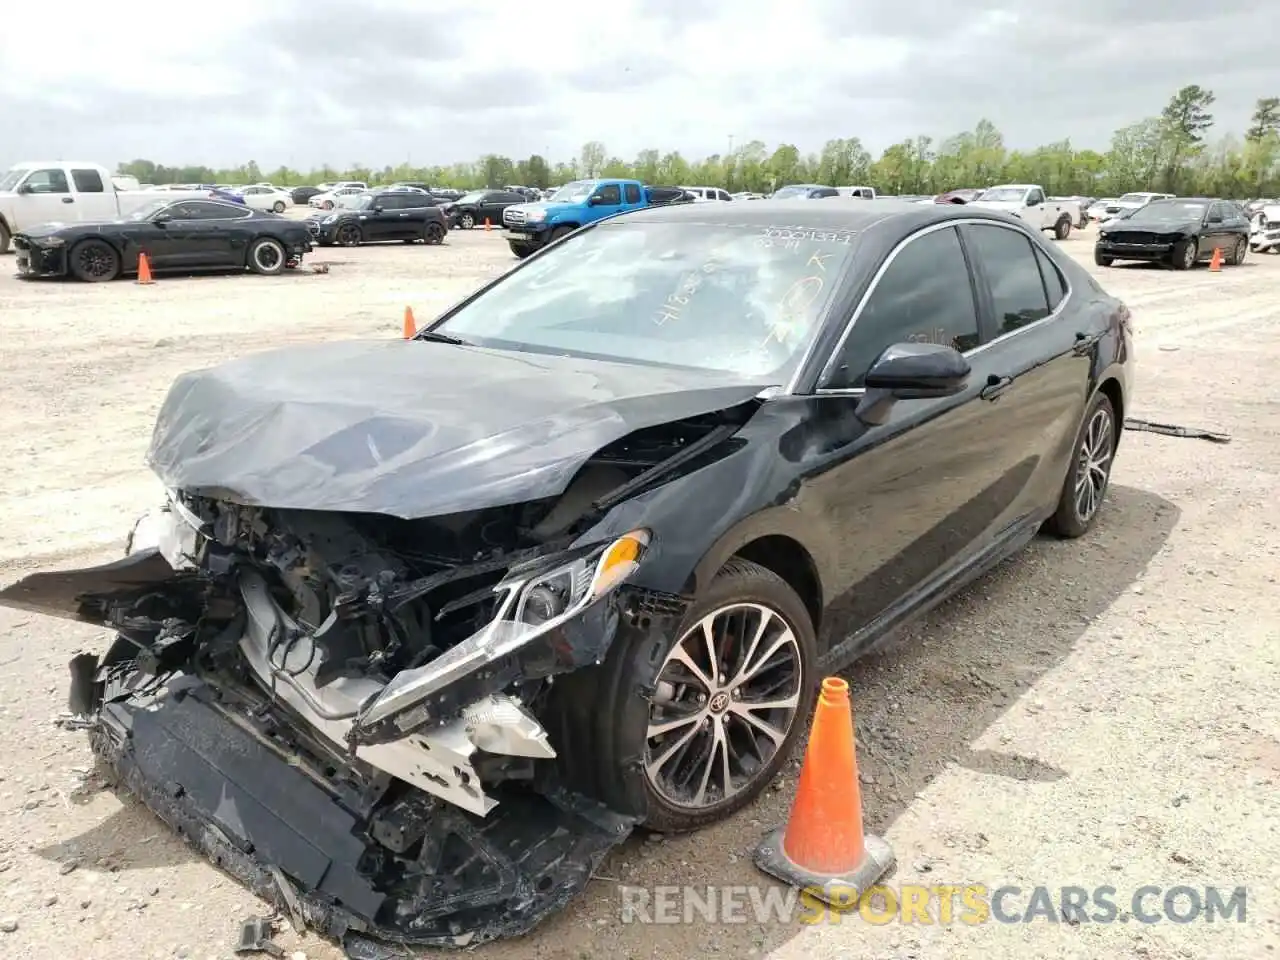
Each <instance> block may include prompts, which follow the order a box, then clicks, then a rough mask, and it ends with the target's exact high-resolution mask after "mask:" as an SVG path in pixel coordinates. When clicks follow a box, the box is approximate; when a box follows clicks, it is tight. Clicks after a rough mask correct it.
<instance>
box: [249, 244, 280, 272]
mask: <svg viewBox="0 0 1280 960" xmlns="http://www.w3.org/2000/svg"><path fill="white" fill-rule="evenodd" d="M247 259H248V262H249V269H250V270H252V271H253V272H254V273H257V274H261V275H262V276H264V277H274V276H276V275H277V274H280V273H283V272H284V268H285V264H286V263H287V262H288V260H289V258H288V256H287V255H286V254H285V250H284V244H282V243H281V242H280V241H279V240H273V239H271V238H270V237H261V238H259V239H257V240H255V241H253V245H252V246H250V247H249V255H248V258H247Z"/></svg>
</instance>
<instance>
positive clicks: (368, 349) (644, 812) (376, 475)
mask: <svg viewBox="0 0 1280 960" xmlns="http://www.w3.org/2000/svg"><path fill="white" fill-rule="evenodd" d="M624 221H625V222H624ZM630 223H631V222H630V221H627V220H626V218H619V220H618V221H617V222H616V223H613V224H604V225H597V226H595V227H592V228H589V229H587V230H585V231H583V236H591V237H593V238H594V239H593V240H592V241H591V243H592V244H594V248H593V249H594V250H595V259H592V258H587V259H581V258H578V257H576V256H574V255H572V251H571V254H570V255H569V256H565V255H557V256H552V255H551V254H552V253H553V251H549V252H548V254H547V255H539V256H538V257H534V258H530V259H529V260H528V261H527V263H525V264H522V265H521V266H520V267H517V268H516V269H515V270H513V271H511V272H510V273H509V274H507V275H504V277H503V278H499V280H497V281H495V283H494V285H492V286H491V287H490V288H487V289H486V290H482V291H481V292H480V293H479V294H477V295H475V296H474V297H472V298H470V299H468V300H466V301H463V303H462V304H461V305H459V306H458V307H455V308H454V310H453V311H452V312H451V313H449V314H446V315H445V318H444V320H445V321H450V322H446V323H445V326H444V327H441V326H440V322H439V321H438V322H437V324H436V326H433V327H432V328H431V329H429V330H427V331H424V332H423V333H421V334H419V335H418V337H416V338H414V339H411V340H407V341H399V340H397V341H380V342H372V343H368V342H359V341H351V342H341V343H318V344H300V345H295V346H292V347H290V348H288V349H286V350H280V351H272V352H269V353H265V354H258V355H252V356H248V357H244V358H241V359H238V360H234V361H231V362H229V363H225V364H222V365H220V366H217V367H213V368H211V369H208V370H199V371H194V372H191V373H187V374H184V375H182V376H181V377H179V378H178V379H177V380H176V381H175V382H174V384H173V385H172V387H171V388H170V390H169V393H168V395H167V397H166V399H165V401H164V403H163V405H162V406H161V409H160V411H159V414H158V417H157V421H156V425H155V429H154V432H153V435H152V439H151V445H150V448H149V451H148V463H149V465H150V467H151V468H152V470H153V471H154V472H155V474H156V475H157V477H158V479H159V480H160V485H161V487H162V489H163V491H164V496H163V500H162V503H161V506H160V507H159V508H158V509H157V510H155V511H153V512H151V513H149V514H147V516H145V517H144V518H143V519H142V520H140V521H139V522H138V523H137V524H136V526H135V527H134V529H133V531H132V533H131V534H130V536H129V539H128V544H127V547H126V552H125V556H123V557H122V558H120V559H118V560H115V561H113V562H111V563H108V564H105V565H102V566H96V567H89V568H82V569H77V570H65V571H52V572H40V573H36V574H32V575H30V576H28V577H26V578H25V579H23V580H20V581H19V582H17V583H15V584H12V585H11V586H9V587H7V588H5V589H3V590H0V605H5V606H10V607H18V608H21V609H25V610H29V611H34V612H37V613H40V614H44V615H53V616H60V617H64V618H68V619H73V620H78V621H81V622H86V623H92V624H100V625H105V626H107V627H108V628H109V629H110V630H111V631H112V632H113V634H114V640H113V641H112V643H111V644H110V646H109V649H107V650H106V652H105V653H102V654H97V653H83V654H81V655H79V656H77V657H76V658H75V659H74V660H73V661H72V665H71V669H72V692H71V709H72V711H73V713H75V714H77V715H78V716H80V717H82V718H84V720H85V722H86V725H87V726H88V727H89V729H90V731H91V734H90V739H91V743H92V745H93V747H94V750H95V752H96V753H97V755H98V756H99V757H100V758H101V759H102V760H104V761H105V762H106V763H107V764H108V765H109V766H110V767H111V768H112V770H113V772H114V775H115V777H116V779H117V780H118V782H119V783H121V784H122V785H123V786H124V787H125V788H127V789H128V790H129V791H130V792H131V793H133V794H134V795H136V796H138V797H139V798H141V799H142V800H143V801H144V802H145V803H146V804H147V806H148V807H150V808H151V809H152V810H153V811H154V812H155V813H156V814H157V815H158V816H160V817H161V818H162V819H163V820H164V821H166V822H167V823H169V824H170V825H171V826H172V827H173V829H174V830H176V831H177V832H178V833H179V834H181V835H182V836H183V837H184V838H185V839H186V841H187V842H189V843H191V844H193V845H194V846H196V847H197V848H199V849H200V850H201V851H202V852H203V853H205V855H207V856H208V857H209V859H210V860H212V861H213V862H214V863H215V864H217V865H218V866H220V867H221V868H222V869H224V870H226V871H228V872H229V873H231V874H232V875H234V876H236V877H237V878H238V879H240V880H241V881H242V882H243V883H245V884H246V885H247V886H249V887H250V888H251V889H253V890H254V891H255V892H256V893H257V894H258V895H260V896H262V897H263V898H264V899H267V900H269V901H270V902H272V903H273V904H274V905H276V906H277V907H278V908H280V909H281V910H282V911H285V910H287V911H289V912H290V913H292V914H295V915H296V914H299V913H300V914H301V915H302V916H301V919H302V920H303V921H304V922H305V923H306V924H307V925H309V926H311V927H312V928H315V929H318V930H320V931H322V932H323V933H326V934H328V935H329V936H332V937H334V938H337V939H342V938H344V937H348V936H357V937H359V936H365V935H368V936H372V937H374V938H377V939H380V940H384V941H392V942H399V943H403V944H411V945H455V946H456V945H465V944H474V943H479V942H483V941H485V940H490V939H494V938H498V937H506V936H513V935H518V934H520V933H523V932H526V931H528V930H529V929H531V928H532V927H533V926H534V925H535V924H536V923H538V922H539V921H540V920H541V919H542V918H544V917H545V916H547V915H548V914H549V913H551V912H553V911H555V910H556V909H558V908H560V907H561V906H563V904H564V903H566V902H567V901H568V900H569V899H570V898H571V897H572V896H574V895H575V894H576V893H577V892H579V891H581V890H582V888H583V887H584V886H585V885H586V883H587V882H588V880H589V879H590V877H591V875H592V873H593V871H594V870H595V869H596V867H597V866H598V865H599V863H600V862H601V861H602V859H603V858H604V856H605V855H606V854H607V853H608V851H609V850H610V849H612V848H613V847H615V846H616V845H618V844H619V843H621V842H622V841H623V840H625V839H626V837H627V836H628V835H629V834H630V832H631V831H632V829H633V828H634V827H635V826H637V825H639V824H645V825H647V826H650V827H652V828H655V829H664V830H680V829H696V828H697V827H699V826H702V825H705V824H708V823H711V822H714V821H715V820H717V819H720V818H722V817H724V816H728V815H729V814H731V813H732V812H734V811H735V810H737V809H740V808H741V807H742V806H743V805H745V804H746V803H748V802H750V800H751V799H752V798H753V797H754V796H756V795H757V794H758V793H759V791H760V790H762V789H763V788H764V787H765V785H767V783H768V782H769V781H770V780H771V779H772V778H773V776H774V775H775V774H776V773H777V771H778V770H779V769H780V768H781V765H782V764H783V763H784V762H785V759H786V756H787V754H788V753H789V751H790V749H791V747H792V746H793V745H794V743H795V742H796V739H797V737H798V736H799V735H800V733H801V731H802V727H803V720H802V719H800V720H797V718H803V717H804V716H806V714H807V711H808V708H809V706H810V705H811V704H812V700H813V696H814V692H813V685H812V683H810V680H811V679H812V678H811V676H810V674H811V672H812V670H814V669H816V667H815V664H816V658H817V640H816V631H815V626H814V620H815V618H816V612H814V611H816V609H817V607H816V605H817V604H820V601H821V587H820V585H819V584H818V583H817V581H816V580H813V579H812V578H811V579H810V580H806V581H803V582H802V586H805V585H807V587H808V588H809V589H808V592H807V593H806V594H805V596H804V597H803V598H802V597H801V596H799V595H797V593H796V592H795V591H794V590H793V589H792V588H791V587H790V586H789V585H788V583H787V582H786V581H785V580H784V578H782V577H781V576H780V575H779V574H777V573H776V572H775V571H774V569H773V568H766V567H765V566H761V565H760V564H757V563H755V562H754V561H752V560H751V559H750V558H748V557H747V556H746V555H745V554H744V555H742V556H739V555H738V554H735V553H734V550H737V549H739V548H742V547H744V546H746V545H747V539H744V537H740V536H739V530H746V531H749V532H750V534H751V536H752V537H755V538H757V539H760V538H765V540H767V538H768V535H769V534H770V533H773V532H775V531H777V530H781V529H786V528H787V525H790V528H791V529H792V530H793V531H795V532H796V533H797V535H799V532H800V531H801V530H802V529H803V530H808V531H811V532H813V535H814V536H815V537H816V538H817V539H818V540H822V539H823V538H827V537H829V536H830V534H829V532H828V525H827V524H826V523H825V522H824V521H823V520H822V518H821V517H818V516H815V517H812V518H811V517H808V516H806V515H805V514H804V513H802V512H800V511H798V510H797V509H795V508H794V506H792V504H791V502H790V501H791V500H792V498H794V497H795V495H796V490H797V488H798V480H797V475H796V467H795V465H794V463H793V459H794V457H795V456H797V455H798V454H794V453H789V454H787V455H786V457H785V458H782V459H780V457H779V450H780V449H787V450H791V449H792V446H794V447H795V449H796V450H802V449H803V450H809V449H811V448H812V449H818V448H819V446H815V445H814V443H810V442H809V441H804V440H802V439H798V438H803V437H805V436H807V435H808V434H807V433H806V429H807V428H804V427H802V426H799V425H798V424H800V423H801V422H802V418H804V417H806V416H808V413H807V409H808V408H807V407H806V405H805V404H803V403H797V402H793V403H790V404H783V403H780V402H779V403H774V402H773V401H774V400H776V399H777V397H778V395H779V388H780V386H781V385H782V384H783V383H785V382H786V379H787V377H788V376H789V375H790V373H791V372H792V371H793V370H794V369H795V367H796V365H797V364H798V363H800V362H801V358H802V357H803V356H804V353H805V348H806V346H807V345H808V343H809V342H810V339H811V338H812V337H813V336H814V335H815V331H817V330H818V329H819V328H820V323H819V319H820V318H821V317H822V316H823V314H824V311H825V310H826V309H827V305H828V303H829V302H830V301H831V298H833V297H834V296H835V295H836V290H837V289H838V286H837V285H836V284H834V283H833V284H832V287H831V289H830V291H829V292H827V293H824V295H823V297H822V298H816V299H812V298H811V299H810V300H809V301H807V302H806V303H805V304H804V305H802V306H800V307H795V306H787V304H788V303H789V300H788V298H789V297H793V296H794V293H793V291H794V289H795V288H796V286H797V284H802V283H804V282H806V281H805V279H804V278H805V275H806V274H805V271H806V269H809V268H808V267H807V262H808V260H807V258H808V257H809V256H810V255H812V256H820V258H821V262H822V264H823V265H824V266H825V268H827V269H830V270H831V271H832V274H833V276H839V275H842V271H843V270H845V269H846V268H847V267H848V264H849V263H850V262H851V260H852V251H853V250H854V249H855V246H856V245H855V243H854V242H853V237H852V236H851V235H849V234H848V233H833V234H828V233H820V234H817V235H816V239H813V240H812V241H810V245H811V246H812V247H813V249H812V250H809V251H807V252H806V255H805V256H803V257H801V256H797V255H796V254H795V253H794V251H792V250H789V249H788V250H782V249H781V248H779V250H777V251H772V248H767V247H764V246H762V245H761V242H760V238H761V236H762V235H763V234H764V233H765V232H767V231H766V229H765V228H766V227H767V226H768V224H766V223H763V222H762V223H761V224H756V223H749V224H740V223H730V224H726V225H723V226H717V227H716V228H715V229H713V230H708V229H703V228H701V227H699V228H696V229H690V228H689V227H688V226H686V225H684V224H682V223H681V224H666V223H661V222H659V223H657V224H647V225H642V226H639V227H636V226H631V225H630ZM832 237H835V240H832V239H831V238H832ZM673 245H674V246H673ZM561 246H566V245H561ZM568 246H570V247H572V245H568ZM681 246H683V247H685V248H687V249H684V250H683V251H682V252H681V254H680V256H679V257H672V256H670V255H669V253H663V251H670V250H671V249H676V248H678V247H681ZM660 255H661V256H660ZM761 256H767V257H770V258H773V261H774V262H775V263H776V264H777V269H774V270H762V269H760V268H759V267H758V265H757V263H756V260H757V259H758V258H759V257H761ZM663 257H666V259H663ZM602 262H603V263H604V266H601V263H602ZM622 270H632V271H635V272H636V273H637V282H636V284H635V286H634V290H635V292H634V293H633V294H632V295H631V296H632V300H631V301H629V302H622V303H620V304H615V305H613V306H610V307H607V308H606V307H602V306H601V304H603V303H606V301H607V299H608V297H610V296H613V292H614V290H615V289H617V287H616V284H617V280H616V275H617V274H618V272H619V271H622ZM513 277H514V278H519V279H518V280H517V281H516V282H513V281H512V278H513ZM677 283H678V284H680V289H681V290H683V291H685V293H684V294H682V296H684V297H685V299H686V302H692V303H693V304H694V306H693V307H691V308H690V310H688V311H685V312H684V313H683V314H681V315H680V316H679V317H677V319H670V318H671V317H676V316H677V315H676V313H675V312H673V311H674V309H675V308H674V307H672V306H671V305H670V303H669V302H668V301H669V300H670V296H669V293H668V291H669V290H670V289H673V285H675V284H677ZM556 284H559V287H560V289H562V290H564V291H566V296H571V297H577V298H579V302H568V301H566V300H564V299H563V298H562V299H561V300H560V301H553V300H547V299H546V295H545V293H541V292H539V291H545V290H546V289H547V288H548V286H554V285H556ZM593 284H594V285H595V286H594V287H593V286H592V285H593ZM695 291H696V292H697V298H694V299H690V298H693V295H694V292H695ZM540 298H542V299H540ZM778 303H781V304H783V307H785V308H786V310H785V313H786V315H785V316H784V317H780V316H778V315H777V314H778V310H782V309H783V308H782V307H779V308H778V310H775V309H774V308H772V307H769V308H767V309H766V307H764V306H760V305H761V304H765V305H767V304H778ZM602 310H603V311H604V313H603V314H601V315H602V316H607V317H608V320H607V324H612V327H611V328H610V329H608V330H606V331H605V332H604V333H603V334H600V335H599V336H601V337H603V339H602V340H600V343H599V344H597V343H596V342H594V341H592V339H591V337H593V336H597V334H594V333H591V331H590V329H589V328H590V325H591V323H593V322H595V321H594V320H592V319H591V317H592V315H593V314H594V313H595V312H599V311H602ZM610 311H612V312H610ZM662 311H666V313H663V312H662ZM522 315H523V317H524V319H522V320H521V321H520V322H522V323H525V324H526V325H527V327H528V330H529V334H530V339H528V340H523V341H520V342H513V338H512V336H511V333H512V329H513V328H512V327H510V326H509V323H510V322H511V321H512V318H519V317H521V316H522ZM655 316H657V317H659V318H660V319H661V323H659V322H658V320H655V319H654V317H655ZM468 317H470V318H472V319H471V320H470V321H468V320H467V318H468ZM744 318H745V319H744ZM452 320H457V321H458V322H457V323H456V324H454V323H452V322H451V321H452ZM783 321H785V322H783ZM469 324H470V325H469ZM485 324H489V325H490V327H489V328H487V329H483V328H484V327H485ZM540 324H543V326H539V325H540ZM607 324H606V325H607ZM680 324H683V326H681V325H680ZM503 325H505V326H503ZM582 330H587V333H586V334H585V335H584V334H581V333H579V332H575V331H582ZM557 331H568V333H567V334H566V335H571V336H573V337H585V338H584V339H582V341H581V343H580V345H579V346H578V347H573V346H570V347H565V346H563V345H561V344H559V343H555V342H545V343H544V342H537V339H538V337H542V336H558V335H560V334H559V333H557ZM655 331H659V332H655ZM690 337H692V339H690ZM601 346H603V347H607V348H608V349H599V348H598V347H601ZM677 353H678V354H679V355H680V358H681V361H682V362H681V363H680V364H676V363H672V362H671V361H670V358H671V357H672V356H675V355H676V354H677ZM685 360H688V361H690V362H689V363H688V364H687V365H686V364H685V363H684V362H683V361H685ZM782 438H786V439H782ZM788 444H790V445H791V446H787V445H788ZM787 458H791V459H787ZM815 542H816V541H815ZM722 548H723V549H722ZM827 549H830V548H829V547H823V548H822V550H824V551H825V550H827ZM755 556H757V557H759V558H760V559H761V560H762V561H763V560H769V561H770V562H773V563H774V564H775V567H779V568H781V566H784V564H783V561H782V560H779V559H778V558H777V557H772V559H771V558H770V556H766V555H765V554H755ZM805 569H807V568H805Z"/></svg>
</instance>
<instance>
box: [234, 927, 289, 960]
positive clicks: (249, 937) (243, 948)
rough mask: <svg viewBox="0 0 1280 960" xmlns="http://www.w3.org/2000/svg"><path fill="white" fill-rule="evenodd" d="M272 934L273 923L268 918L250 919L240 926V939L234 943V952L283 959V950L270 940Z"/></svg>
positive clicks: (273, 930) (273, 929)
mask: <svg viewBox="0 0 1280 960" xmlns="http://www.w3.org/2000/svg"><path fill="white" fill-rule="evenodd" d="M274 932H275V923H274V922H273V921H272V920H271V918H270V917H250V918H249V919H248V920H246V921H245V922H244V923H242V924H241V925H240V939H239V940H238V941H237V942H236V946H235V952H236V953H265V954H267V955H269V956H272V957H283V956H284V950H282V949H281V948H280V947H279V946H277V945H276V944H275V943H274V942H272V940H271V934H272V933H274Z"/></svg>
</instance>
